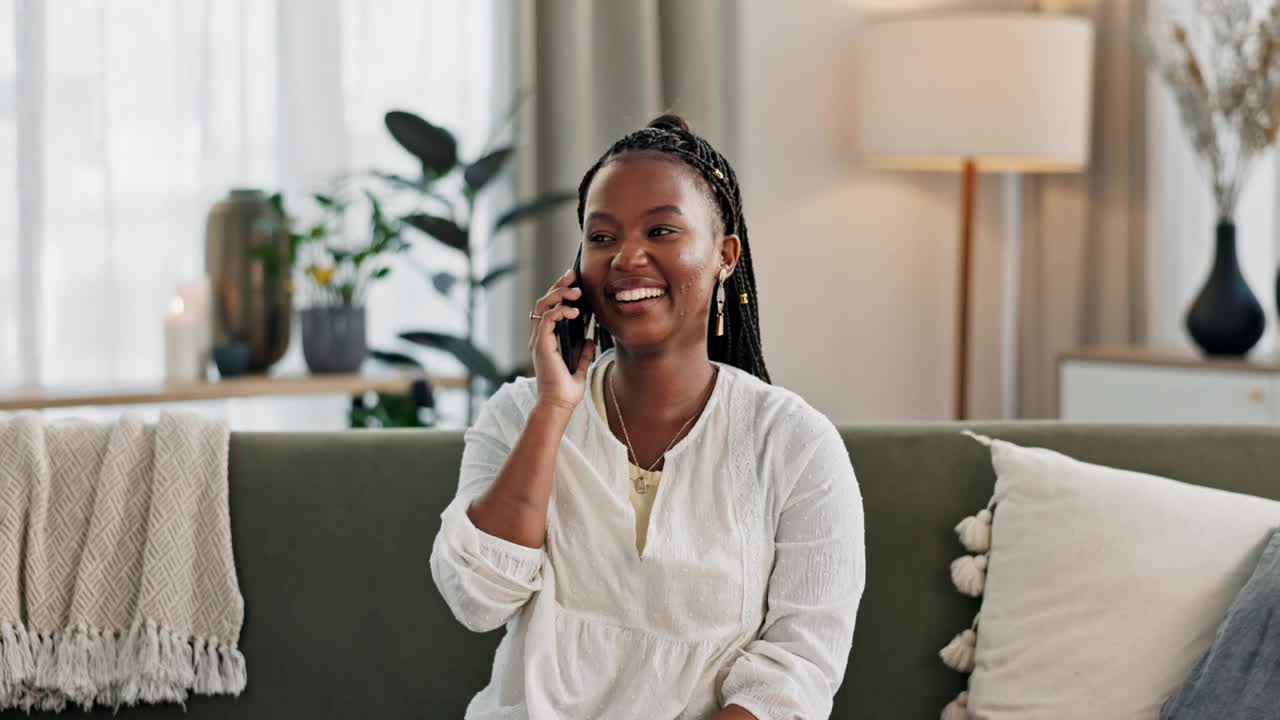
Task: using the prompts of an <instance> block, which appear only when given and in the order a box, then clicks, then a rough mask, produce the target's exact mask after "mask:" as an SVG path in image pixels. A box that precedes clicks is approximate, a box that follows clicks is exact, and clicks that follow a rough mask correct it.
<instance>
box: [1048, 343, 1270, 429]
mask: <svg viewBox="0 0 1280 720" xmlns="http://www.w3.org/2000/svg"><path fill="white" fill-rule="evenodd" d="M1058 392H1059V409H1060V411H1059V415H1060V416H1061V417H1062V419H1064V420H1075V421H1083V422H1135V423H1231V424H1266V423H1278V422H1280V364H1272V363H1269V362H1262V361H1256V360H1230V359H1201V358H1196V357H1191V356H1186V355H1182V354H1179V353H1164V352H1159V351H1154V350H1149V349H1135V348H1111V349H1106V348H1097V349H1086V350H1081V351H1076V352H1072V353H1068V354H1066V355H1064V356H1063V357H1062V358H1061V360H1060V362H1059V365H1058Z"/></svg>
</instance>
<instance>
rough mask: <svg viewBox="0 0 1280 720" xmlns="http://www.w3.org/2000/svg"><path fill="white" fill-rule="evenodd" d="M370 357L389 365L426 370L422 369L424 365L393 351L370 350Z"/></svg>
mask: <svg viewBox="0 0 1280 720" xmlns="http://www.w3.org/2000/svg"><path fill="white" fill-rule="evenodd" d="M369 357H371V358H373V359H374V360H377V361H378V362H384V363H386V364H388V365H405V366H408V367H414V368H418V369H419V370H423V371H425V370H426V369H425V368H423V367H422V363H420V362H418V361H417V360H416V359H414V358H412V357H409V356H408V355H405V354H404V353H398V352H394V351H391V350H374V349H372V348H370V349H369Z"/></svg>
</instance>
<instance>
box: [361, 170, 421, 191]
mask: <svg viewBox="0 0 1280 720" xmlns="http://www.w3.org/2000/svg"><path fill="white" fill-rule="evenodd" d="M373 174H374V176H376V177H379V178H382V179H383V180H386V181H387V182H389V183H391V184H392V185H400V186H402V187H406V188H411V189H413V190H419V191H422V192H426V191H428V190H430V189H431V183H429V182H424V181H422V180H410V179H409V178H407V177H404V176H403V175H396V174H395V173H388V172H380V171H377V170H375V171H374V173H373Z"/></svg>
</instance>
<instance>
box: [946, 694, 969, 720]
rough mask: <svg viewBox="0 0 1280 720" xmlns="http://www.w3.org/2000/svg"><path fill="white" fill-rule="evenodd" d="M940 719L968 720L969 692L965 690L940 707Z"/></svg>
mask: <svg viewBox="0 0 1280 720" xmlns="http://www.w3.org/2000/svg"><path fill="white" fill-rule="evenodd" d="M941 720H969V692H968V691H967V690H966V691H964V692H962V693H960V694H959V695H957V696H956V699H955V700H952V701H951V702H949V703H947V706H946V707H944V708H942V718H941Z"/></svg>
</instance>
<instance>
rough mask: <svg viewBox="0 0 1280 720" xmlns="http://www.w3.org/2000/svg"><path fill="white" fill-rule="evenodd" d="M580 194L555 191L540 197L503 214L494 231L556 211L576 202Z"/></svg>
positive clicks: (495, 224) (570, 191) (568, 191)
mask: <svg viewBox="0 0 1280 720" xmlns="http://www.w3.org/2000/svg"><path fill="white" fill-rule="evenodd" d="M577 197H578V193H576V192H573V191H572V190H555V191H552V192H549V193H547V194H545V195H540V196H538V197H536V198H534V199H533V200H530V201H529V202H527V203H524V204H523V205H517V206H515V207H513V208H511V209H510V210H508V211H506V212H505V213H503V214H502V217H500V218H498V221H497V222H496V223H494V224H493V231H494V232H495V233H496V232H498V231H499V230H501V229H502V228H504V227H506V226H507V225H511V224H513V223H518V222H520V221H522V220H527V219H528V218H531V217H534V216H536V215H541V214H542V213H544V212H547V211H549V210H554V209H556V208H557V207H559V206H560V205H563V204H564V203H566V202H569V201H570V200H576V199H577Z"/></svg>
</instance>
